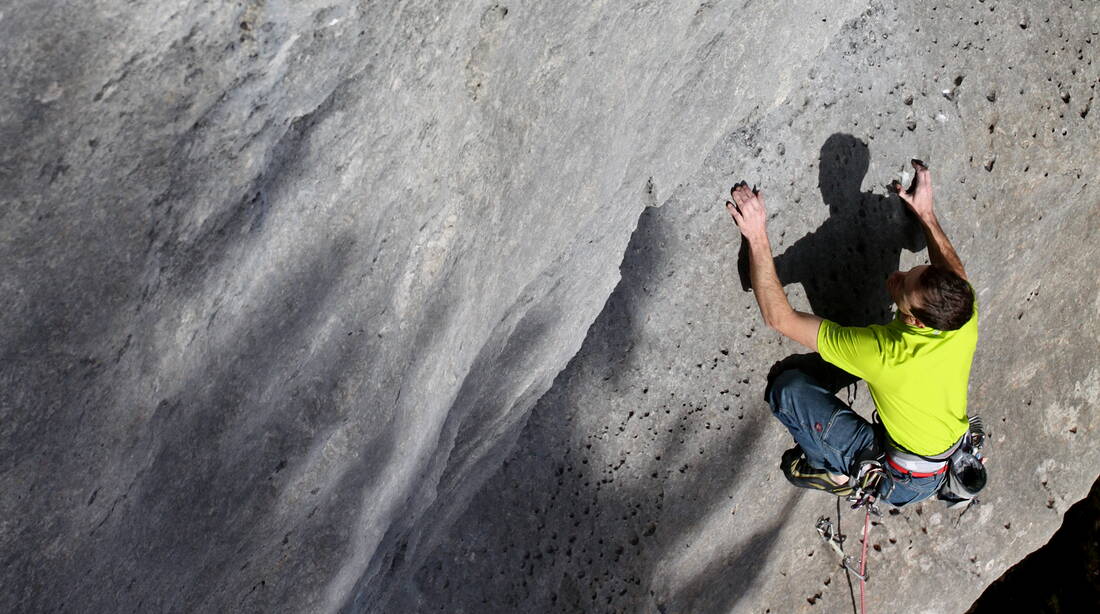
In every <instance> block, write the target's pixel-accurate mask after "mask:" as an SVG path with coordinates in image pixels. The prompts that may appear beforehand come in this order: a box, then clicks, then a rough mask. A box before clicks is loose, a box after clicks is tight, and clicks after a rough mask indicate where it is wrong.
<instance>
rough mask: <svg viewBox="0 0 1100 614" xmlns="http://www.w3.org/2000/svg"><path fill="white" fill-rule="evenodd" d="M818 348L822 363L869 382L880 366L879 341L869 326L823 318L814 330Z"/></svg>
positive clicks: (880, 348)
mask: <svg viewBox="0 0 1100 614" xmlns="http://www.w3.org/2000/svg"><path fill="white" fill-rule="evenodd" d="M817 351H818V353H819V354H821V357H822V358H824V359H825V362H828V363H830V364H833V365H836V366H838V367H840V368H841V369H844V370H845V371H847V372H848V373H851V374H852V375H855V376H856V377H859V378H862V379H864V380H866V381H872V380H874V379H875V376H876V375H877V374H878V372H879V371H880V370H881V369H882V363H883V360H882V353H883V350H882V344H881V343H880V341H879V339H878V337H876V336H875V333H874V331H873V330H871V329H870V328H867V327H865V326H841V325H839V324H837V323H836V322H833V321H832V320H823V321H822V322H821V327H820V328H818V329H817Z"/></svg>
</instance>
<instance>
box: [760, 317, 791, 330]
mask: <svg viewBox="0 0 1100 614" xmlns="http://www.w3.org/2000/svg"><path fill="white" fill-rule="evenodd" d="M764 324H767V325H768V328H770V329H772V330H774V331H775V332H777V333H781V334H786V333H785V332H784V331H785V330H786V329H787V327H786V320H785V319H784V318H782V317H780V316H774V315H773V316H770V317H765V318H764Z"/></svg>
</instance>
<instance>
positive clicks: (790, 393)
mask: <svg viewBox="0 0 1100 614" xmlns="http://www.w3.org/2000/svg"><path fill="white" fill-rule="evenodd" d="M767 397H768V399H767V400H768V404H769V405H771V407H772V413H774V414H775V417H776V418H778V419H779V421H780V422H782V423H783V426H786V427H787V430H789V431H790V432H791V435H793V436H794V440H795V442H797V443H798V445H799V446H801V448H802V451H803V453H805V455H806V461H807V462H808V463H809V464H810V466H812V467H814V468H815V469H825V470H826V471H829V472H830V473H835V474H844V475H849V476H851V475H855V473H856V471H858V469H859V464H858V463H859V461H860V454H861V453H862V452H864V451H865V450H868V449H870V448H872V447H873V446H874V444H875V428H874V427H873V426H872V425H871V423H870V422H868V421H866V420H864V419H863V418H862V417H861V416H860V415H859V414H857V413H856V412H854V411H852V409H851V408H850V407H848V406H847V405H845V404H844V403H842V402H841V401H840V399H838V398H836V396H835V395H834V394H833V393H831V392H830V391H829V390H827V389H825V388H824V387H823V386H822V385H821V384H820V383H818V381H817V380H816V379H814V378H813V377H812V376H810V375H809V374H807V373H806V372H804V371H802V370H800V369H788V370H786V371H783V372H781V373H779V374H778V375H777V376H776V377H775V379H774V380H773V381H772V383H771V385H770V387H769V389H768V391H767ZM885 469H886V479H885V480H883V483H882V485H881V487H880V488H879V499H880V500H883V501H886V502H887V503H890V504H891V505H895V506H898V507H900V506H902V505H905V504H907V503H914V502H916V501H920V500H922V499H925V498H927V497H929V496H931V495H933V494H935V492H936V491H937V490H939V487H940V484H941V483H942V482H943V479H944V476H945V474H941V475H938V476H933V477H928V478H914V477H912V476H910V475H908V474H902V473H900V472H898V471H897V470H895V469H894V468H893V467H890V466H889V465H886V467H885Z"/></svg>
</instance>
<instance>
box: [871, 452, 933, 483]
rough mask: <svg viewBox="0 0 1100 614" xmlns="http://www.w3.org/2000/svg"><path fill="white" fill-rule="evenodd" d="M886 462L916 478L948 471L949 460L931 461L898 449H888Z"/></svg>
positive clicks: (928, 476)
mask: <svg viewBox="0 0 1100 614" xmlns="http://www.w3.org/2000/svg"><path fill="white" fill-rule="evenodd" d="M886 462H887V463H889V464H890V466H891V467H893V468H894V469H895V470H897V471H898V472H900V473H908V474H909V475H911V476H913V477H915V478H930V477H932V476H934V475H939V474H941V473H943V472H944V471H947V461H929V460H925V459H923V458H921V457H919V456H912V455H910V454H906V453H905V452H900V451H898V450H890V451H888V452H887V453H886Z"/></svg>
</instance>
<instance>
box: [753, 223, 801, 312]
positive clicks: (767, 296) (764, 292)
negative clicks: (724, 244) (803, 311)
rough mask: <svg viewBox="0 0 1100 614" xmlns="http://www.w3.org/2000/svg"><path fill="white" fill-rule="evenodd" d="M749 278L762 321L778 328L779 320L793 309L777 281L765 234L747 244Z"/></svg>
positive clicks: (777, 276) (770, 250) (773, 261)
mask: <svg viewBox="0 0 1100 614" xmlns="http://www.w3.org/2000/svg"><path fill="white" fill-rule="evenodd" d="M749 278H750V279H751V280H752V292H753V294H754V295H755V296H756V302H757V304H759V305H760V313H761V315H763V316H764V322H765V323H766V324H767V325H768V326H770V327H772V328H776V329H778V328H779V324H780V323H781V322H783V321H785V320H787V319H789V318H790V316H792V315H793V314H794V309H793V308H792V307H791V303H790V301H788V300H787V294H786V293H785V292H783V286H782V284H780V283H779V275H778V274H777V273H776V272H775V260H774V259H773V258H772V249H771V244H770V243H769V242H768V237H767V236H764V237H762V238H757V239H756V240H754V241H753V242H751V243H750V244H749Z"/></svg>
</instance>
